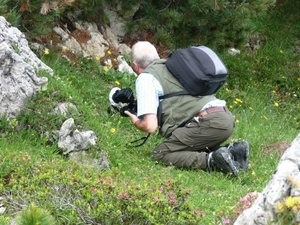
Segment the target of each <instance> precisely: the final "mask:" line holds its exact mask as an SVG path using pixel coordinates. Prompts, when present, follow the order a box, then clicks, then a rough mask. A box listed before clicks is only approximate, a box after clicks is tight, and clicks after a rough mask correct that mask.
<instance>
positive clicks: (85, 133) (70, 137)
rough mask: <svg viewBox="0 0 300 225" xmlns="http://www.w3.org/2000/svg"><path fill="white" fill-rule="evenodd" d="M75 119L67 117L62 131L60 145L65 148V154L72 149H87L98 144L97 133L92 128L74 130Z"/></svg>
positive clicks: (60, 132)
mask: <svg viewBox="0 0 300 225" xmlns="http://www.w3.org/2000/svg"><path fill="white" fill-rule="evenodd" d="M74 126H75V124H74V119H73V118H70V119H67V120H66V121H65V122H64V123H63V125H62V127H61V129H60V131H59V140H58V147H59V148H60V149H62V150H63V154H69V153H70V152H72V151H80V150H87V149H89V148H90V146H91V145H95V144H96V139H97V137H96V135H95V133H94V132H93V131H91V130H81V131H79V130H77V129H75V130H74Z"/></svg>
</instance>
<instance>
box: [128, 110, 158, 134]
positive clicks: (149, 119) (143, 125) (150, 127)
mask: <svg viewBox="0 0 300 225" xmlns="http://www.w3.org/2000/svg"><path fill="white" fill-rule="evenodd" d="M124 113H125V114H126V115H128V116H129V117H130V119H131V122H132V123H133V124H134V126H135V127H136V128H138V129H139V130H142V131H144V132H147V133H154V132H155V131H156V129H157V127H158V125H157V116H156V114H146V115H144V117H143V119H142V120H139V118H138V117H137V116H136V115H134V114H132V113H130V112H129V111H124Z"/></svg>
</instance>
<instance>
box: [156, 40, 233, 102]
mask: <svg viewBox="0 0 300 225" xmlns="http://www.w3.org/2000/svg"><path fill="white" fill-rule="evenodd" d="M165 63H166V66H167V68H168V69H169V71H170V72H171V73H172V74H173V76H174V77H176V78H177V80H178V81H179V82H180V83H181V84H182V86H183V87H184V88H185V90H183V91H180V92H176V93H170V94H167V95H165V96H161V97H162V98H168V97H172V96H176V95H184V94H189V95H192V96H205V95H212V94H215V93H216V92H217V91H218V90H219V89H220V88H221V87H222V86H223V84H224V83H225V82H226V78H227V75H228V70H227V68H226V66H225V65H224V63H223V62H222V60H221V59H220V58H219V57H218V56H217V54H216V53H215V52H214V51H213V50H211V49H210V48H208V47H206V46H190V47H188V48H185V49H178V50H176V51H175V52H174V53H172V54H171V55H170V56H169V58H168V59H167V61H166V62H165Z"/></svg>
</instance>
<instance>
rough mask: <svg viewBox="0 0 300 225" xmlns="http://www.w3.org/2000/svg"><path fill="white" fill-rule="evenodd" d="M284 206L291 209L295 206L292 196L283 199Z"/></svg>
mask: <svg viewBox="0 0 300 225" xmlns="http://www.w3.org/2000/svg"><path fill="white" fill-rule="evenodd" d="M285 205H286V207H288V208H292V207H293V206H294V205H295V202H294V198H293V197H292V196H289V197H288V198H286V199H285Z"/></svg>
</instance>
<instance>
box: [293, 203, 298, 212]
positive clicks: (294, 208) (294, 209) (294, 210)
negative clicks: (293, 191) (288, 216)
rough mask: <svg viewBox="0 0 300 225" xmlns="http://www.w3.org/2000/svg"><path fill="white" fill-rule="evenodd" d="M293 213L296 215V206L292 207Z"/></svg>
mask: <svg viewBox="0 0 300 225" xmlns="http://www.w3.org/2000/svg"><path fill="white" fill-rule="evenodd" d="M292 211H293V213H295V214H296V213H297V212H298V207H297V206H296V205H294V206H293V208H292Z"/></svg>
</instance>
